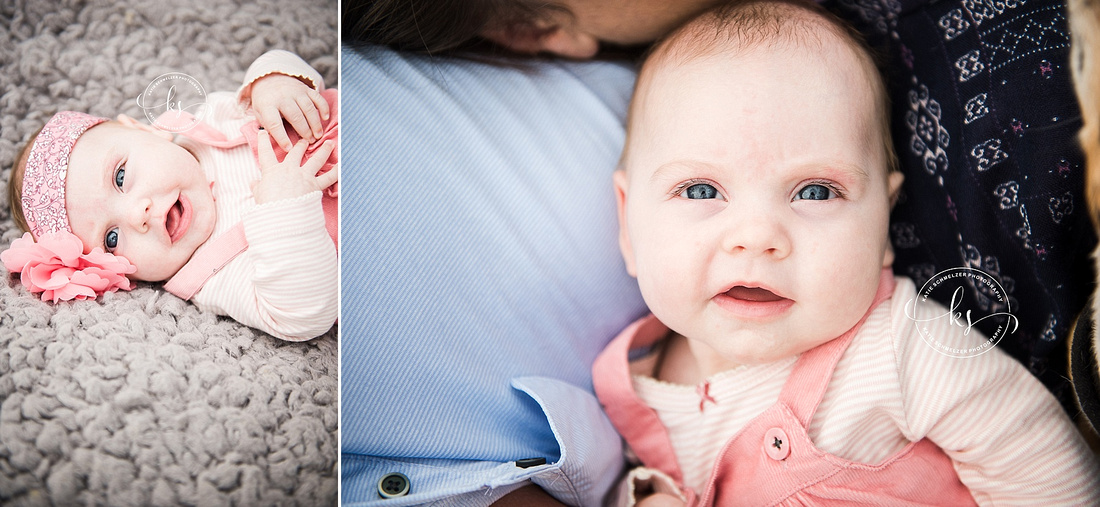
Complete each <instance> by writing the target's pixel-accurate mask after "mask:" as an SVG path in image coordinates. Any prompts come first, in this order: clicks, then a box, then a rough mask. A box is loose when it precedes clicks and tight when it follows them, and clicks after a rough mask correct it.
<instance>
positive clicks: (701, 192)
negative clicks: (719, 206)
mask: <svg viewBox="0 0 1100 507" xmlns="http://www.w3.org/2000/svg"><path fill="white" fill-rule="evenodd" d="M718 196H719V194H718V189H717V188H714V185H711V184H709V183H696V184H694V185H692V186H690V187H687V188H685V189H684V191H683V192H680V197H686V198H688V199H717V198H718Z"/></svg>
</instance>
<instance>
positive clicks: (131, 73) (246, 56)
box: [0, 0, 338, 506]
mask: <svg viewBox="0 0 1100 507" xmlns="http://www.w3.org/2000/svg"><path fill="white" fill-rule="evenodd" d="M337 23H338V19H337V7H336V2H335V0H300V1H295V2H285V1H278V0H259V1H255V2H253V1H244V0H187V1H157V0H127V1H123V2H120V1H117V0H87V1H79V0H64V1H58V2H54V1H36V0H3V1H0V167H3V170H2V172H0V176H2V178H3V182H4V186H5V187H6V185H7V181H8V179H9V175H10V170H11V165H12V163H13V161H14V159H15V157H16V154H17V153H18V150H19V149H20V148H21V147H22V146H23V145H24V144H25V143H26V141H27V140H28V139H29V138H30V136H31V135H32V134H33V133H34V132H35V131H36V130H37V129H38V128H39V127H41V126H42V125H43V124H44V123H45V122H46V120H48V119H49V117H50V116H51V115H52V114H53V113H54V112H56V111H59V110H77V111H84V112H87V113H90V114H94V115H98V116H106V117H109V118H113V117H115V116H116V115H118V114H119V113H124V114H127V115H130V116H133V117H135V118H138V119H140V120H142V121H145V122H147V120H145V116H144V113H143V112H142V110H141V109H140V108H139V107H138V105H137V102H136V98H137V97H138V95H139V94H141V93H142V92H143V91H144V90H145V88H146V86H148V85H149V84H150V83H151V82H152V81H153V80H154V78H156V77H157V76H159V75H162V74H165V73H169V72H183V73H186V74H188V75H190V76H192V77H194V78H195V79H196V80H197V81H199V82H200V83H201V84H202V85H203V87H204V88H205V89H206V90H207V91H208V92H210V91H220V90H235V89H236V88H237V87H238V86H239V85H240V81H241V79H243V77H244V72H245V70H246V69H247V68H248V65H249V64H250V63H252V61H253V60H255V59H256V57H258V56H260V55H261V54H263V53H264V52H265V51H267V50H270V49H286V50H289V51H292V52H295V53H297V54H298V55H299V56H301V57H302V58H303V59H305V60H306V61H307V62H309V63H310V64H311V65H313V67H314V68H316V69H317V70H318V71H319V72H320V73H321V75H322V76H323V77H324V78H325V83H326V85H327V86H329V87H337V86H338V83H337V60H338V49H337ZM20 235H21V232H20V231H18V230H17V227H16V226H15V224H14V222H13V221H12V220H11V214H10V212H9V203H8V193H7V192H6V191H5V192H2V193H0V249H3V248H7V246H8V245H10V244H11V242H12V241H13V240H14V239H16V238H18V237H19V236H20ZM337 372H338V362H337V340H336V329H335V328H333V329H332V330H330V331H329V332H328V333H327V334H326V335H325V336H322V337H320V338H317V339H314V340H311V341H309V342H306V343H288V342H283V341H280V340H278V339H275V338H272V337H271V336H268V335H266V334H264V333H262V332H259V331H256V330H253V329H251V328H248V327H246V326H244V325H241V324H238V323H236V322H234V321H232V320H230V319H227V318H220V317H217V316H215V315H211V314H207V313H203V312H200V311H199V310H198V309H197V308H196V307H195V306H193V305H191V304H189V303H187V302H185V301H182V300H180V299H179V298H177V297H175V296H173V295H171V294H168V293H166V292H165V291H164V290H163V289H162V288H161V287H160V285H159V284H139V285H138V288H137V289H135V290H133V291H131V292H117V293H112V294H106V295H104V296H102V297H100V298H98V299H97V300H94V301H71V302H62V303H59V304H51V303H44V302H42V301H41V300H39V298H38V297H36V296H34V295H32V294H30V293H28V292H27V291H26V290H25V289H24V288H23V286H22V285H21V284H20V283H19V280H18V277H17V276H10V275H9V274H8V273H7V271H5V270H4V269H3V268H2V267H0V505H5V506H38V505H111V506H128V505H135V506H137V505H141V506H144V505H154V506H159V505H201V506H218V505H242V506H247V505H309V506H314V505H333V504H335V503H336V495H337V466H338V465H337V463H338V460H337V449H338V447H337V434H338V399H337V393H338V378H337Z"/></svg>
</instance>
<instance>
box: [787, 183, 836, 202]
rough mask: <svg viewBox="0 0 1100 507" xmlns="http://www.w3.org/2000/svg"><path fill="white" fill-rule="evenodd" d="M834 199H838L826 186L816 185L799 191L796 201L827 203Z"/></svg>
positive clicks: (807, 186)
mask: <svg viewBox="0 0 1100 507" xmlns="http://www.w3.org/2000/svg"><path fill="white" fill-rule="evenodd" d="M832 197H836V194H834V193H833V191H832V189H830V188H829V187H827V186H825V185H818V184H816V183H814V184H811V185H806V186H804V187H802V190H799V191H798V195H796V196H795V200H796V201H797V200H799V199H807V200H810V201H825V200H828V199H830V198H832Z"/></svg>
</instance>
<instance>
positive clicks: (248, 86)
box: [237, 49, 325, 109]
mask: <svg viewBox="0 0 1100 507" xmlns="http://www.w3.org/2000/svg"><path fill="white" fill-rule="evenodd" d="M268 74H285V75H287V76H291V77H296V78H299V79H301V80H303V81H305V82H306V83H307V84H309V85H310V86H313V89H315V90H317V91H323V90H324V89H325V81H324V79H323V78H322V77H321V73H319V72H317V70H316V69H314V68H313V67H310V65H309V64H308V63H306V62H305V60H302V59H301V58H300V57H299V56H298V55H296V54H294V53H291V52H290V51H284V50H282V49H273V50H271V51H268V52H266V53H264V54H262V55H260V57H259V58H257V59H256V61H254V62H252V65H249V66H248V71H247V72H245V74H244V82H243V83H242V84H241V87H240V89H238V90H237V102H238V103H239V104H240V105H241V107H242V108H244V109H248V107H249V106H251V105H252V83H254V82H256V80H257V79H260V78H261V77H264V76H266V75H268Z"/></svg>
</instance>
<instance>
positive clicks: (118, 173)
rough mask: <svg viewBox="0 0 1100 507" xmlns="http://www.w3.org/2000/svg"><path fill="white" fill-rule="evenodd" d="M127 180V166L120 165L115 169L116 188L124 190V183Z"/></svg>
mask: <svg viewBox="0 0 1100 507" xmlns="http://www.w3.org/2000/svg"><path fill="white" fill-rule="evenodd" d="M125 180H126V166H124V165H120V166H118V169H115V186H116V187H118V188H119V190H121V189H122V183H123V182H124V181H125Z"/></svg>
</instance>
